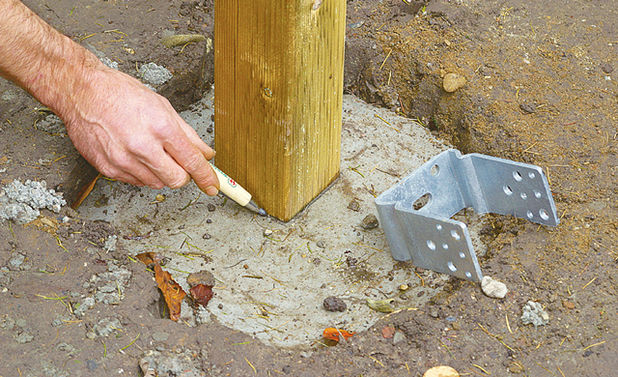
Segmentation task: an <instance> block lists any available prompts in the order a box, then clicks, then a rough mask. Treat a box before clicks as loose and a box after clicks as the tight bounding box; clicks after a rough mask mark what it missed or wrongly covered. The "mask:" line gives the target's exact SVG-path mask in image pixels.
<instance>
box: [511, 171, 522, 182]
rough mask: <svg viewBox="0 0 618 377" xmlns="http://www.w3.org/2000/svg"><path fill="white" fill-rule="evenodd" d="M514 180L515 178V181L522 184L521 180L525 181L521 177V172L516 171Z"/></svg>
mask: <svg viewBox="0 0 618 377" xmlns="http://www.w3.org/2000/svg"><path fill="white" fill-rule="evenodd" d="M513 178H515V180H516V181H517V182H521V180H522V179H523V178H522V177H521V173H520V172H518V171H514V172H513Z"/></svg>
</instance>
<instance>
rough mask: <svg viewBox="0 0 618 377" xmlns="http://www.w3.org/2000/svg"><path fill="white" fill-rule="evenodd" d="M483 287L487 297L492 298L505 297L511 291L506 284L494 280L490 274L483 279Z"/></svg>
mask: <svg viewBox="0 0 618 377" xmlns="http://www.w3.org/2000/svg"><path fill="white" fill-rule="evenodd" d="M481 289H482V290H483V293H485V295H487V297H491V298H504V297H505V296H506V293H507V292H508V291H509V290H508V289H507V288H506V284H504V283H502V282H499V281H498V280H494V279H492V278H491V277H489V276H483V280H481Z"/></svg>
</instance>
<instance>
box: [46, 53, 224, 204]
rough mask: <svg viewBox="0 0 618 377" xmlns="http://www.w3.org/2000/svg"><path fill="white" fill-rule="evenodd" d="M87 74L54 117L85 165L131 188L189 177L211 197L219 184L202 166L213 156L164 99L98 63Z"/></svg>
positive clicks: (177, 184)
mask: <svg viewBox="0 0 618 377" xmlns="http://www.w3.org/2000/svg"><path fill="white" fill-rule="evenodd" d="M88 76H89V80H88V82H87V83H86V84H82V85H79V88H80V90H78V91H77V92H76V93H72V94H71V95H70V100H69V101H68V102H65V106H63V109H61V110H60V113H59V114H58V115H59V116H60V117H61V118H62V119H63V120H64V122H65V125H66V128H67V132H68V134H69V137H70V138H71V140H72V141H73V144H74V145H75V147H76V148H77V150H78V151H79V152H80V153H81V154H82V155H83V156H84V158H85V159H86V160H88V162H90V163H91V164H92V165H93V166H94V167H95V168H96V169H97V170H98V171H99V172H101V173H102V174H103V175H105V176H107V177H110V178H113V179H118V180H120V181H123V182H127V183H131V184H133V185H137V186H143V185H145V186H149V187H152V188H155V189H160V188H162V187H164V186H168V187H170V188H179V187H181V186H184V185H185V184H186V183H188V182H189V180H190V179H191V178H193V180H194V181H195V183H196V184H197V186H198V187H199V188H200V189H201V190H202V191H204V192H206V193H207V194H208V195H216V194H217V192H218V189H217V188H218V186H219V182H218V180H217V178H216V175H215V174H214V172H213V170H212V168H211V167H210V165H209V164H208V162H207V160H210V159H211V158H213V157H214V155H215V152H214V151H213V150H212V149H211V148H210V147H209V146H208V145H206V144H205V143H204V142H203V141H202V140H201V139H200V137H199V136H198V135H197V133H196V132H195V130H193V128H191V127H190V126H189V125H188V124H187V123H186V122H185V121H184V120H183V119H182V118H180V116H179V115H178V114H177V113H176V111H175V110H174V108H173V107H172V106H171V105H170V103H169V101H168V100H167V99H165V98H164V97H162V96H160V95H158V94H156V93H155V92H153V91H151V90H150V89H148V88H147V87H146V86H144V85H143V84H142V83H141V82H139V81H138V80H136V79H134V78H132V77H131V76H128V75H126V74H124V73H122V72H119V71H116V70H113V69H110V68H107V67H105V66H103V65H102V64H101V65H97V66H96V67H93V68H90V72H89V73H88ZM74 88H75V86H74Z"/></svg>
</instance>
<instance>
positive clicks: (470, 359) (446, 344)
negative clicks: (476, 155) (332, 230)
mask: <svg viewBox="0 0 618 377" xmlns="http://www.w3.org/2000/svg"><path fill="white" fill-rule="evenodd" d="M25 3H26V4H27V5H28V6H30V7H31V8H32V9H33V10H35V11H36V12H37V13H38V14H39V15H41V16H42V17H43V18H44V19H45V20H47V21H48V22H50V23H51V24H52V25H54V26H55V27H57V28H59V29H60V30H61V31H63V32H64V33H66V34H68V35H70V36H71V37H72V38H73V39H75V40H76V41H80V42H81V43H83V44H86V43H88V44H89V45H91V46H93V47H94V48H96V49H97V50H98V51H100V52H102V53H103V54H105V56H107V57H109V58H110V59H112V60H114V61H117V62H118V63H119V68H120V69H121V70H123V71H125V72H128V73H130V74H133V75H136V74H137V71H136V66H139V65H141V64H143V63H147V62H155V63H157V64H160V65H163V66H165V67H167V68H168V69H169V70H170V71H172V73H174V75H175V77H174V79H173V80H172V81H171V82H170V83H169V84H167V85H166V86H165V87H164V88H161V92H162V93H164V94H165V95H167V96H169V97H170V99H171V101H172V103H174V105H175V106H176V107H177V108H178V109H181V108H185V107H187V106H189V104H191V103H192V102H194V101H195V100H196V99H197V98H199V95H200V93H199V91H197V92H196V90H190V91H188V90H187V88H197V87H199V86H200V85H199V64H200V62H201V57H202V55H203V51H204V45H203V44H199V43H198V44H190V45H188V46H186V47H185V48H184V49H182V51H181V48H180V47H178V48H176V49H172V50H169V49H166V48H163V47H162V46H161V45H160V37H161V35H162V33H163V32H164V30H170V31H173V32H177V33H187V32H196V33H203V34H205V35H207V36H211V33H212V26H213V12H212V6H213V4H212V1H205V2H198V1H193V2H192V1H184V2H183V1H177V0H174V1H162V0H155V1H133V2H126V1H79V2H72V1H66V0H60V1H55V2H49V3H45V2H42V1H36V0H34V1H30V0H29V1H25ZM616 20H618V11H617V10H616V7H615V3H614V2H613V1H599V0H597V1H569V2H566V1H565V2H562V1H556V0H549V1H544V2H529V1H523V0H513V1H494V0H488V1H480V0H457V1H445V0H434V1H429V2H427V3H426V4H425V3H422V2H417V1H411V2H410V3H406V2H402V1H396V0H384V1H370V0H356V1H348V30H347V46H346V53H347V61H346V77H345V86H346V88H345V90H346V91H347V92H349V93H354V94H357V95H359V96H360V97H361V98H363V99H365V100H366V101H368V102H372V103H377V104H380V105H382V106H386V107H388V108H391V109H393V110H394V111H398V112H400V113H402V114H404V115H406V116H408V117H411V118H417V119H419V120H420V121H421V122H422V123H423V124H425V125H426V127H428V128H429V129H430V130H431V131H432V132H434V133H435V134H436V135H438V136H439V137H441V138H443V139H445V140H447V141H449V142H451V143H452V144H453V145H455V146H457V147H458V148H459V149H460V150H462V151H463V152H466V153H469V152H480V153H487V154H491V155H495V156H498V157H504V158H510V159H514V160H518V161H524V162H529V163H534V164H537V165H540V166H542V167H543V168H544V170H545V172H546V174H547V175H548V177H549V180H550V184H551V187H552V191H553V193H554V199H555V200H556V205H557V208H558V214H559V216H560V218H561V224H560V226H559V227H558V228H555V229H548V228H543V227H539V226H536V225H533V224H531V223H528V222H526V221H523V220H516V219H513V218H508V217H501V216H492V217H490V225H488V226H487V227H485V229H484V230H483V232H482V233H483V236H484V240H485V242H486V243H487V245H488V250H489V251H488V253H487V254H486V255H485V256H484V257H483V258H482V259H481V261H480V262H481V265H482V268H483V271H484V272H485V273H486V274H489V275H492V276H495V277H498V278H499V279H500V280H502V281H504V282H505V283H506V284H507V286H508V287H509V293H508V295H507V296H506V298H505V299H504V300H495V299H490V298H488V297H486V296H484V295H483V294H482V293H481V291H480V289H479V287H478V286H477V285H475V284H471V283H467V282H463V281H460V280H456V279H451V280H449V282H448V284H447V289H446V290H445V292H444V293H443V294H441V295H440V296H438V297H436V298H434V299H433V300H432V301H431V302H430V303H428V304H427V305H425V306H423V307H421V308H418V310H414V311H403V312H398V313H395V314H392V315H389V316H385V317H384V318H383V319H382V320H380V321H379V322H378V323H377V324H376V325H374V326H373V327H372V328H371V329H369V330H368V331H366V332H363V333H360V334H357V335H355V336H354V337H352V338H351V339H350V340H349V341H347V342H342V343H340V344H338V345H336V346H333V347H328V348H321V347H318V349H316V351H315V352H313V353H307V352H306V351H299V350H294V349H291V350H289V349H288V350H282V349H277V348H273V347H267V346H264V345H262V344H261V343H259V342H257V341H254V340H253V339H252V338H251V337H249V336H247V335H244V334H241V333H238V332H235V331H232V330H230V329H228V328H226V327H224V326H221V325H219V324H217V323H211V324H207V325H202V326H200V327H198V328H193V329H191V328H187V327H186V326H185V325H184V324H182V323H174V322H171V321H170V320H168V319H164V318H161V317H162V316H161V314H160V302H161V300H160V297H159V293H158V291H157V290H156V287H155V286H154V283H153V281H152V276H151V274H150V273H149V272H148V271H145V270H144V268H143V266H141V265H140V264H136V263H132V262H131V261H129V260H128V259H127V258H126V251H125V250H122V249H118V250H116V251H114V252H109V253H106V252H105V250H104V244H105V241H106V240H107V239H108V237H109V236H110V235H114V234H118V235H120V234H122V233H121V232H120V231H119V230H118V229H113V228H112V227H110V226H109V225H108V224H105V223H101V222H92V221H88V220H86V219H81V218H80V217H79V214H76V213H72V212H71V211H68V210H66V209H65V210H63V213H62V214H61V215H60V217H59V219H62V217H63V216H64V215H67V216H69V217H70V218H71V219H72V220H71V221H70V222H69V224H70V226H66V225H62V224H60V225H58V224H56V222H57V219H58V218H57V217H56V216H57V215H56V214H53V213H51V212H46V213H45V215H46V216H47V218H48V219H50V220H48V221H44V222H41V221H38V222H35V223H33V224H29V225H26V226H21V225H17V224H11V223H4V224H2V225H0V237H2V238H3V239H5V240H6V241H5V242H4V243H3V244H2V245H1V246H0V248H1V250H2V252H1V253H0V266H4V267H5V269H3V270H2V271H0V300H1V303H2V305H1V307H0V345H1V347H2V349H3V352H2V355H1V356H0V359H1V361H2V362H1V363H0V375H2V376H69V375H71V376H92V375H95V376H109V375H139V373H140V372H138V361H139V359H140V358H141V357H143V356H144V354H145V353H148V352H149V351H153V352H155V354H154V356H152V357H154V358H155V359H156V360H159V362H161V363H165V364H166V365H168V367H169V368H168V370H170V371H171V370H175V372H173V373H176V374H169V375H178V376H180V375H185V376H188V375H190V374H188V372H184V374H183V371H188V370H190V369H191V368H193V369H194V370H199V371H201V372H200V373H201V374H202V375H211V376H225V375H229V376H251V375H259V376H274V375H289V376H361V375H362V376H393V375H402V376H405V375H411V376H421V375H422V374H423V372H424V371H425V370H426V369H427V368H429V367H431V366H434V365H439V364H447V365H451V366H453V367H454V368H456V369H457V370H458V371H459V372H460V373H462V374H464V373H467V374H468V375H480V376H485V375H489V374H490V373H491V375H495V376H510V375H526V376H558V377H560V376H610V375H613V374H614V370H615V369H616V367H618V358H616V352H617V349H618V348H617V346H618V339H617V337H616V335H617V334H616V331H617V327H618V326H617V325H618V320H617V318H618V317H617V314H618V313H617V310H618V303H617V300H616V264H617V260H618V255H617V254H616V250H615V245H616V239H617V237H616V202H617V201H616V187H617V185H616V161H617V159H616V137H617V133H616V122H617V120H618V119H617V117H618V110H617V109H618V107H617V102H618V101H617V100H618V94H617V85H616V69H617V68H618V67H617V66H618V60H617V59H616V58H617V55H618V53H617V48H618V33H617V31H616V27H617V22H616ZM207 68H208V69H207V70H206V75H205V79H206V81H207V82H211V81H212V66H211V65H210V63H209V64H208V65H207ZM449 72H455V73H458V74H460V75H463V76H465V78H466V80H467V83H466V85H465V86H464V87H462V88H461V89H459V90H457V91H456V92H454V93H447V92H445V91H444V90H443V89H442V80H443V76H444V75H445V74H446V73H449ZM196 80H197V82H198V84H196V85H188V84H187V83H195V82H196ZM0 95H1V99H0V122H1V123H0V135H1V136H2V137H1V138H0V169H1V170H0V171H2V173H1V175H0V180H1V182H2V184H3V185H4V184H6V183H8V182H10V181H12V180H13V179H20V180H26V179H36V180H45V181H47V182H48V185H49V186H50V187H56V186H57V185H60V184H61V183H62V182H63V177H64V176H66V175H67V173H68V172H69V171H70V170H71V168H72V166H73V164H74V163H75V160H76V153H75V151H74V149H73V148H72V146H71V144H70V141H69V140H68V138H66V137H64V138H63V137H62V136H58V135H50V134H48V133H45V132H42V131H40V130H37V129H35V128H34V127H33V124H34V122H35V120H37V119H40V118H42V115H41V114H40V111H38V110H37V109H38V108H39V107H40V105H39V104H38V103H37V102H36V101H34V100H32V99H31V98H30V97H29V96H27V95H26V94H24V93H23V92H22V91H20V90H19V89H17V88H15V87H14V86H12V85H10V84H9V83H7V82H4V81H2V82H0ZM59 189H60V190H61V189H62V186H60V187H59ZM102 205H104V203H102ZM56 228H57V229H56ZM22 256H23V257H22ZM402 268H413V267H410V266H402ZM93 276H95V277H93ZM409 284H411V285H419V284H423V282H422V281H421V280H415V281H411V282H409ZM89 293H101V294H102V296H101V298H102V299H104V298H105V297H107V299H108V301H107V302H109V303H111V304H110V305H104V304H101V305H97V306H96V307H95V308H94V309H93V310H91V311H88V312H87V313H86V314H85V315H84V316H81V317H80V316H79V315H77V314H79V313H77V314H76V313H75V312H76V311H78V309H79V307H78V306H77V305H76V304H77V303H80V297H82V295H86V294H89ZM106 295H107V296H106ZM116 299H118V300H116ZM528 300H534V301H537V302H539V303H541V304H542V306H543V307H544V308H545V310H547V311H548V313H549V316H550V322H549V324H548V325H546V326H541V327H538V328H534V327H532V326H529V325H528V326H525V325H523V324H522V323H521V321H520V319H519V318H520V316H521V311H522V307H523V305H524V304H525V303H526V302H527V301H528ZM390 327H392V328H393V329H394V330H396V331H398V332H399V333H401V334H402V335H403V337H401V336H398V337H397V338H395V339H391V338H385V337H384V334H386V333H388V332H389V331H390V329H387V330H384V329H385V328H390ZM105 331H109V332H110V334H107V336H104V335H103V334H104V333H105ZM393 340H397V342H394V341H393ZM174 368H176V369H174ZM170 373H171V372H170Z"/></svg>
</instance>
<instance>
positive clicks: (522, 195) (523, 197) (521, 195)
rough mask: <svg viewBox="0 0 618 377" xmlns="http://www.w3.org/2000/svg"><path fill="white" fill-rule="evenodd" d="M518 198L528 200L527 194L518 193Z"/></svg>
mask: <svg viewBox="0 0 618 377" xmlns="http://www.w3.org/2000/svg"><path fill="white" fill-rule="evenodd" d="M519 196H520V197H521V198H522V199H523V200H526V199H528V194H526V193H525V192H522V193H520V194H519Z"/></svg>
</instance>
